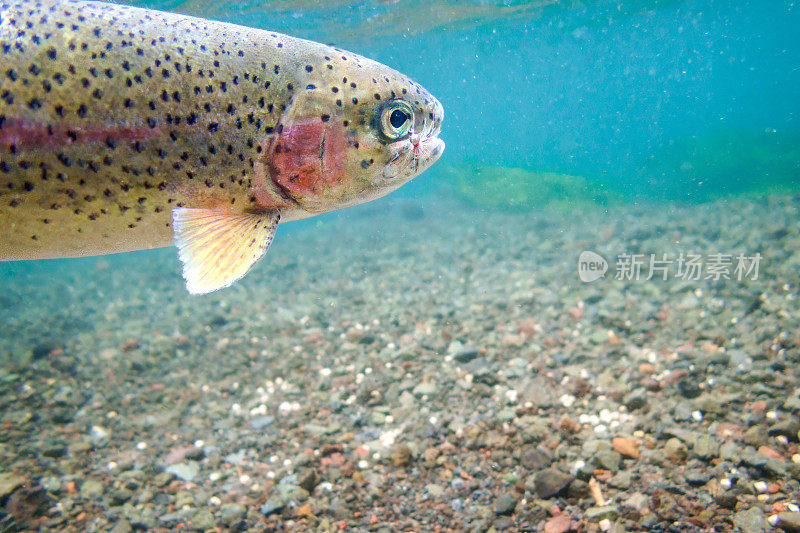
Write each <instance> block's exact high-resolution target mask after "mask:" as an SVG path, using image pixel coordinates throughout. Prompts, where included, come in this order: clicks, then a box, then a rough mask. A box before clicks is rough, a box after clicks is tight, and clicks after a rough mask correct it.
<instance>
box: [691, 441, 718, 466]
mask: <svg viewBox="0 0 800 533" xmlns="http://www.w3.org/2000/svg"><path fill="white" fill-rule="evenodd" d="M692 451H693V452H694V454H695V455H696V456H697V457H699V458H700V459H703V460H706V461H708V460H710V459H713V458H715V457H717V456H718V455H719V444H718V443H717V441H716V439H714V437H711V436H709V435H701V436H700V437H698V438H697V440H696V441H695V442H694V446H693V447H692Z"/></svg>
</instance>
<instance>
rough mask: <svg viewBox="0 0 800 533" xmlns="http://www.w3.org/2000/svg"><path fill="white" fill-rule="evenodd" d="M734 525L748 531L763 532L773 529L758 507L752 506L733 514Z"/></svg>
mask: <svg viewBox="0 0 800 533" xmlns="http://www.w3.org/2000/svg"><path fill="white" fill-rule="evenodd" d="M733 527H734V528H736V529H737V530H739V531H746V532H747V533H762V532H766V531H769V530H770V529H772V528H771V526H770V525H769V523H767V519H766V518H765V517H764V513H763V512H761V509H759V508H758V507H751V508H750V509H747V510H745V511H739V512H738V513H736V514H735V515H733Z"/></svg>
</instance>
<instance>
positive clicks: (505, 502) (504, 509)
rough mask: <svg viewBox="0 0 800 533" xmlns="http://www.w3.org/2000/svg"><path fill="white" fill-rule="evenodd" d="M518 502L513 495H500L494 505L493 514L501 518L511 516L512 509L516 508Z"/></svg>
mask: <svg viewBox="0 0 800 533" xmlns="http://www.w3.org/2000/svg"><path fill="white" fill-rule="evenodd" d="M518 501H519V500H518V498H517V497H516V496H515V495H514V494H511V493H508V492H506V493H505V494H501V495H500V497H499V498H497V501H496V502H495V504H494V512H495V514H497V515H501V516H503V515H510V514H512V513H513V512H514V509H515V508H516V507H517V502H518Z"/></svg>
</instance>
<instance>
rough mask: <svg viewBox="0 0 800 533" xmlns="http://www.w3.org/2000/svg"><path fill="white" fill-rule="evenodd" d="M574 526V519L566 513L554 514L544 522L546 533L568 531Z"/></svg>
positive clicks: (564, 532)
mask: <svg viewBox="0 0 800 533" xmlns="http://www.w3.org/2000/svg"><path fill="white" fill-rule="evenodd" d="M571 526H572V520H570V518H569V516H568V515H566V514H560V515H558V516H554V517H553V518H551V519H550V520H548V521H547V522H545V524H544V532H545V533H568V532H569V530H570V527H571Z"/></svg>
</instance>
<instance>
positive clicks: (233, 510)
mask: <svg viewBox="0 0 800 533" xmlns="http://www.w3.org/2000/svg"><path fill="white" fill-rule="evenodd" d="M219 511H220V521H221V522H222V523H223V524H225V525H226V526H231V525H233V524H235V523H236V522H238V521H239V520H241V519H243V518H244V516H245V515H246V514H247V509H245V508H244V507H242V506H241V505H236V504H235V503H226V504H224V505H223V506H222V507H221V508H220V510H219Z"/></svg>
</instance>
